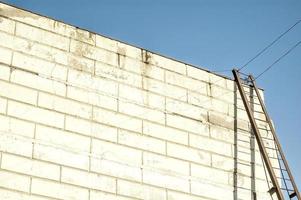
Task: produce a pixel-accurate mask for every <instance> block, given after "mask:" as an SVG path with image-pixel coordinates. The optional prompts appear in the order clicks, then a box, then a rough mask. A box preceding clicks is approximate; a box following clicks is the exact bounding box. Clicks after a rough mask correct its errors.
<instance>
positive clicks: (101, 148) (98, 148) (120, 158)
mask: <svg viewBox="0 0 301 200" xmlns="http://www.w3.org/2000/svg"><path fill="white" fill-rule="evenodd" d="M91 152H92V154H94V155H95V156H96V157H99V156H100V157H101V158H103V159H106V160H109V161H116V162H119V163H126V164H130V165H134V166H140V165H141V162H142V157H141V156H142V155H141V151H139V150H136V149H132V148H128V147H125V146H121V145H118V144H113V143H110V142H105V141H101V140H97V139H92V149H91Z"/></svg>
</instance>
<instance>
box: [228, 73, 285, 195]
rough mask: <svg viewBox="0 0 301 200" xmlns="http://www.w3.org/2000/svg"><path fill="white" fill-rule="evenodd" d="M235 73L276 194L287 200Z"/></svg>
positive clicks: (235, 74)
mask: <svg viewBox="0 0 301 200" xmlns="http://www.w3.org/2000/svg"><path fill="white" fill-rule="evenodd" d="M232 72H233V75H234V78H235V81H236V83H237V87H238V90H239V92H240V94H241V97H242V100H243V103H244V106H245V108H246V111H247V114H248V117H249V120H250V123H251V125H252V128H253V130H254V133H255V137H256V139H257V142H258V146H259V149H260V152H261V153H262V155H263V159H264V161H265V163H266V167H267V170H268V172H269V175H270V177H271V180H272V183H273V185H274V187H275V189H276V194H277V197H278V199H279V200H285V199H284V196H283V194H282V191H281V188H280V186H279V183H278V181H277V178H276V175H275V172H274V170H273V168H272V164H271V161H270V160H269V157H268V154H267V152H266V150H265V148H264V143H263V140H262V139H261V137H260V133H259V129H258V127H257V124H256V122H255V118H254V116H253V113H252V111H251V108H250V105H249V104H248V101H247V97H246V94H245V91H244V89H243V86H242V83H241V81H240V77H239V74H238V72H237V70H235V69H234V70H233V71H232Z"/></svg>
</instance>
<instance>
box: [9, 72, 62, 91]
mask: <svg viewBox="0 0 301 200" xmlns="http://www.w3.org/2000/svg"><path fill="white" fill-rule="evenodd" d="M11 81H12V82H13V83H18V84H21V85H24V86H27V87H30V88H34V89H38V90H42V91H45V92H50V93H53V94H57V95H60V96H65V94H66V85H65V84H63V83H60V82H57V81H53V80H50V79H46V78H42V77H40V76H37V75H36V74H33V73H28V72H24V71H20V70H14V71H12V73H11Z"/></svg>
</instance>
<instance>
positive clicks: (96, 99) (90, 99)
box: [67, 86, 117, 111]
mask: <svg viewBox="0 0 301 200" xmlns="http://www.w3.org/2000/svg"><path fill="white" fill-rule="evenodd" d="M67 97H68V98H71V99H75V100H77V101H81V102H84V103H88V104H90V105H95V106H99V107H102V108H106V109H110V110H114V111H117V97H111V96H109V95H103V94H99V93H97V92H96V91H92V90H87V89H81V88H76V87H72V86H68V87H67Z"/></svg>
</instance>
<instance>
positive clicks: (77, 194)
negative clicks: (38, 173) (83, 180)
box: [31, 178, 89, 200]
mask: <svg viewBox="0 0 301 200" xmlns="http://www.w3.org/2000/svg"><path fill="white" fill-rule="evenodd" d="M53 191H55V192H53ZM31 192H32V193H33V194H39V195H43V196H47V197H52V198H57V199H66V200H67V199H68V200H71V199H72V200H88V199H89V191H88V189H84V188H80V187H75V186H71V185H67V184H62V183H58V182H52V181H48V180H42V179H36V178H33V179H32V184H31Z"/></svg>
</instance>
